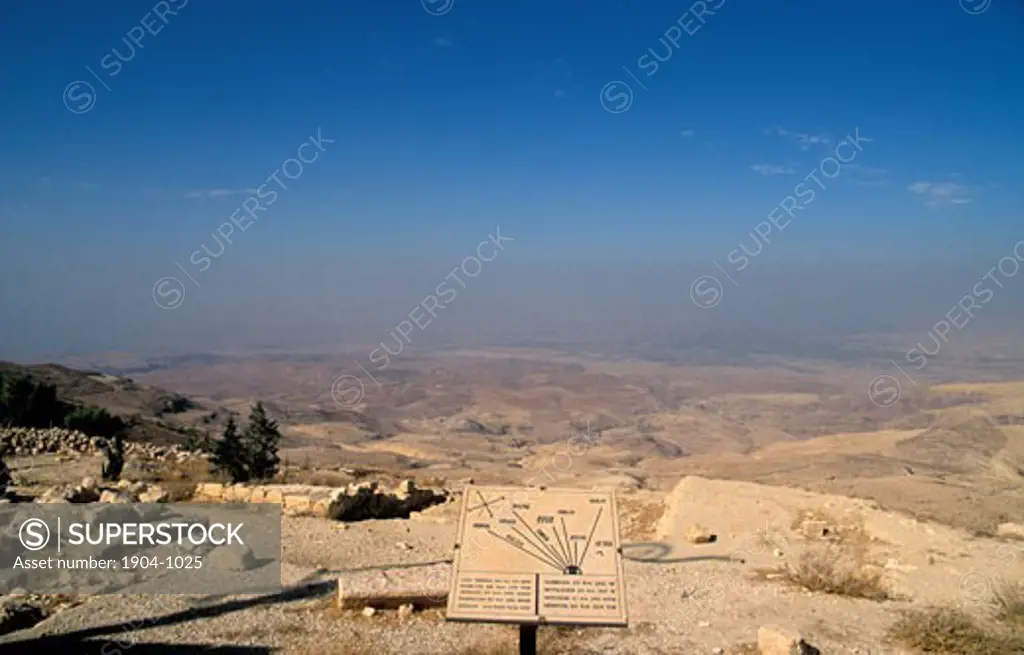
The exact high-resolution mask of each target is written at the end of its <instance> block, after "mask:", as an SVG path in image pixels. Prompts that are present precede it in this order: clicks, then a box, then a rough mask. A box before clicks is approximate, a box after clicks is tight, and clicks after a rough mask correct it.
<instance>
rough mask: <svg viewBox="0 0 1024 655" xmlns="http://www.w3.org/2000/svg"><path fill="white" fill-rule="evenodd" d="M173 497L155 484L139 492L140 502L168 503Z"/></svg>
mask: <svg viewBox="0 0 1024 655" xmlns="http://www.w3.org/2000/svg"><path fill="white" fill-rule="evenodd" d="M170 497H171V494H169V493H167V491H166V490H165V489H163V488H162V487H158V486H156V485H153V486H152V487H150V488H148V489H146V490H145V491H143V492H142V493H140V494H139V502H140V503H166V502H167V501H168V500H169V499H170Z"/></svg>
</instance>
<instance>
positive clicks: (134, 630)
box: [0, 349, 1024, 655]
mask: <svg viewBox="0 0 1024 655" xmlns="http://www.w3.org/2000/svg"><path fill="white" fill-rule="evenodd" d="M345 361H346V360H345V359H344V357H343V356H334V355H324V356H315V355H310V354H301V355H295V356H288V355H283V354H275V355H266V356H265V355H252V356H237V355H232V356H208V357H202V358H195V359H194V360H193V361H186V362H180V363H167V362H164V361H157V362H150V363H142V364H141V365H140V363H139V362H136V363H135V364H134V366H135V367H136V370H134V372H131V373H130V379H129V372H128V371H126V370H124V369H118V368H115V367H111V368H109V369H107V371H108V372H104V373H99V372H97V371H93V372H91V373H90V372H87V371H80V370H76V369H70V368H65V367H62V366H55V365H48V366H44V367H38V368H31V367H30V368H28V369H25V370H28V371H29V372H30V374H32V375H39V376H42V377H43V378H45V379H49V380H53V381H56V383H57V384H58V388H59V389H60V393H61V395H62V396H63V397H67V398H68V399H73V400H75V401H76V402H87V403H89V404H95V405H97V406H101V407H104V408H106V409H108V410H109V411H111V412H114V413H118V414H122V415H125V416H134V417H136V420H135V421H134V427H133V428H132V430H133V431H135V434H137V435H138V436H137V437H135V438H138V439H140V440H149V441H150V442H152V443H154V444H160V443H162V444H166V445H165V446H164V447H165V448H170V449H172V451H173V452H178V449H181V448H183V447H184V446H183V444H185V443H187V442H189V436H190V434H191V435H192V436H193V437H194V435H195V434H196V433H199V432H202V433H203V434H212V435H213V436H214V437H216V434H217V431H218V430H220V429H221V428H222V426H223V424H224V422H225V421H226V420H227V418H228V417H232V416H237V417H239V418H240V417H241V416H242V415H243V414H244V412H245V411H246V409H247V408H248V406H249V405H250V404H251V403H252V402H254V401H256V400H262V401H263V402H264V403H265V404H266V406H267V407H268V411H269V412H270V413H271V415H272V417H273V418H274V419H276V420H277V421H279V424H280V427H281V432H282V435H283V439H282V441H281V448H280V456H281V462H282V464H281V468H280V470H279V471H278V473H277V475H276V477H275V479H274V480H270V481H266V482H264V483H260V484H265V485H271V486H269V487H266V489H265V490H260V488H259V487H253V486H252V484H253V483H250V484H249V485H240V486H239V485H236V486H239V487H240V489H241V488H247V489H252V490H254V491H253V493H258V494H259V495H260V498H263V497H264V496H265V495H266V494H271V493H273V490H272V487H273V485H278V487H276V488H280V489H281V490H282V491H280V492H279V493H280V494H282V495H281V497H280V498H281V502H282V503H283V507H285V516H284V518H283V519H282V531H283V542H282V558H283V569H282V583H283V585H284V588H285V589H286V591H285V592H283V593H282V594H280V595H277V596H273V597H248V596H240V597H232V598H221V599H209V598H201V597H177V596H166V597H139V596H117V595H96V596H77V597H68V598H62V599H60V600H59V601H57V602H54V601H50V600H48V601H40V600H39V599H33V600H31V601H28V600H26V599H24V598H23V597H18V596H12V597H8V598H7V600H6V601H5V602H7V603H8V606H9V607H18V606H19V605H18V604H19V603H21V604H25V603H29V604H32V603H35V604H36V605H38V606H40V607H42V608H43V609H41V610H39V612H38V613H37V614H36V616H37V619H38V622H37V623H32V622H31V621H29V622H28V623H30V624H31V625H28V626H26V627H24V628H23V629H15V630H13V631H12V630H11V628H6V629H5V631H7V632H8V634H7V635H5V636H4V637H2V640H3V641H2V642H0V643H4V644H6V645H7V647H9V648H26V649H28V648H31V649H33V650H39V649H45V648H51V649H54V652H58V650H59V649H62V648H69V647H71V646H70V645H71V644H73V647H74V648H75V649H77V650H80V651H82V652H93V650H95V652H100V651H101V649H102V648H103V647H104V645H109V644H114V643H122V644H128V645H129V646H130V647H131V648H132V649H133V650H132V652H169V650H168V649H170V650H173V651H174V652H191V651H190V650H189V649H192V648H196V649H200V648H213V649H214V650H215V651H219V650H222V649H226V650H224V652H236V651H237V652H270V651H272V650H273V651H275V652H276V651H281V652H289V653H313V652H337V653H363V652H367V653H368V652H374V653H378V652H380V653H385V652H394V653H399V652H409V649H413V650H414V651H415V652H422V653H438V654H440V653H467V654H468V653H502V652H514V650H515V648H516V645H515V644H516V632H515V630H514V628H510V627H502V626H498V625H486V624H465V623H451V622H446V621H445V618H444V609H443V607H441V606H438V605H437V604H436V603H431V602H427V601H425V600H423V599H418V600H417V598H418V597H417V596H416V593H415V590H412V592H410V593H412V596H410V598H409V599H408V600H410V602H408V603H404V604H400V605H399V606H397V607H396V606H395V605H394V604H393V603H390V602H385V601H387V599H386V598H376V599H375V598H374V597H373V596H372V595H370V596H367V597H362V596H359V597H356V598H355V599H353V598H346V597H345V596H344V594H343V593H342V592H341V591H340V589H343V588H345V584H346V580H348V581H349V582H348V584H349V587H350V588H351V585H352V584H356V581H358V579H359V576H360V575H365V573H360V572H361V571H366V570H367V569H369V570H371V571H372V570H384V571H387V570H392V571H400V570H410V571H416V570H417V569H416V567H430V566H437V565H440V566H442V567H443V566H448V565H446V564H443V563H444V562H451V558H452V545H453V543H454V540H455V530H456V527H457V520H458V513H459V509H460V507H461V503H462V492H463V490H464V489H465V488H466V485H467V484H502V485H512V486H520V487H539V486H544V487H553V488H558V487H564V488H574V489H607V490H614V492H615V493H616V496H617V498H618V500H619V509H620V517H619V518H620V525H621V526H622V527H621V532H622V534H621V539H622V542H623V557H624V559H625V567H626V568H625V572H626V578H625V581H626V586H627V590H628V607H629V611H630V624H629V627H628V628H625V629H613V628H571V627H547V628H543V627H542V628H541V630H540V631H539V640H540V642H539V643H540V652H545V653H570V652H572V653H582V652H594V653H603V652H616V653H652V654H653V653H765V654H770V655H774V654H775V653H788V652H789V650H788V648H789V646H786V647H785V648H784V649H783V646H779V645H778V644H781V643H784V642H785V643H789V642H792V644H800V643H803V644H805V645H804V646H798V645H793V646H792V648H794V649H796V648H804V649H805V650H800V651H797V650H793V651H792V652H822V653H861V654H866V653H916V652H948V653H1002V652H1006V653H1010V652H1024V651H1019V650H1014V649H1019V648H1020V647H1021V646H1020V644H1021V643H1022V642H1021V636H1020V632H1019V628H1020V624H1019V620H1020V612H1021V611H1022V610H1021V608H1022V607H1024V605H1022V604H1021V600H1022V599H1021V597H1020V596H1019V595H1014V594H1017V593H1019V591H1020V589H1021V586H1020V585H1021V584H1024V562H1022V561H1021V559H1020V558H1021V557H1022V556H1024V382H1021V381H1016V380H1006V379H998V380H993V381H990V382H963V383H936V384H932V385H929V386H924V385H921V386H918V387H916V388H909V389H908V388H903V389H902V390H901V394H900V398H899V399H898V401H897V402H894V403H891V405H890V406H885V405H887V404H889V401H890V400H891V398H890V397H888V396H887V397H885V398H882V399H880V398H879V397H877V396H875V397H873V396H872V394H871V393H869V388H868V382H870V380H871V379H872V378H871V376H870V375H868V373H870V371H869V370H867V371H866V370H865V369H861V368H852V367H849V366H844V365H840V364H835V363H825V362H811V361H801V362H788V363H786V364H783V363H782V362H779V363H775V364H765V365H759V366H756V367H754V366H751V367H740V366H688V365H677V364H665V363H657V362H651V361H640V360H629V359H618V360H615V361H612V360H607V359H600V358H592V359H587V358H584V357H580V356H576V355H567V354H560V353H558V352H554V351H539V350H532V349H531V350H527V349H521V350H517V349H494V350H486V351H483V350H478V351H458V352H446V353H439V354H436V355H433V356H429V357H421V358H412V357H409V358H407V359H404V360H402V361H401V363H400V365H399V366H396V368H395V369H394V370H388V371H386V372H384V373H383V374H382V375H381V376H380V377H379V378H378V380H379V381H380V385H381V386H380V387H379V388H377V387H376V386H375V385H374V386H372V387H371V386H370V385H367V388H366V392H365V394H364V395H363V396H362V397H360V398H358V399H357V400H358V402H354V403H352V402H347V403H346V402H339V400H338V399H336V398H335V397H334V396H337V395H338V394H337V393H334V394H332V385H334V382H335V380H337V379H338V378H339V377H340V376H342V375H349V374H350V373H349V371H348V370H347V369H345V368H344V362H345ZM349 361H351V360H349ZM9 366H12V367H13V365H9ZM140 366H141V367H142V368H147V369H148V370H138V369H139V367H140ZM111 371H113V372H111ZM115 373H116V374H115ZM907 386H908V387H909V385H907ZM168 389H173V390H174V391H173V392H172V391H166V390H168ZM334 389H335V392H336V391H337V388H336V387H334ZM168 399H170V401H169V400H168ZM174 399H177V401H174ZM341 400H343V401H344V400H352V398H351V397H343V398H342V399H341ZM169 402H170V403H171V404H174V405H176V407H175V409H176V410H177V411H167V409H166V407H167V405H168V403H169ZM171 444H174V445H171ZM156 447H158V446H155V445H154V446H152V448H156ZM139 453H140V454H138V455H136V456H134V457H129V462H128V465H127V467H126V470H125V473H124V478H126V479H129V480H138V481H139V482H137V483H129V484H137V485H140V486H139V489H137V490H136V491H137V492H138V493H136V496H135V498H136V500H139V499H140V498H149V499H153V498H154V497H156V498H159V500H160V501H161V502H164V501H166V500H167V499H168V498H171V497H173V498H172V499H173V500H184V501H190V502H207V503H208V502H222V501H224V500H226V499H227V498H229V497H230V498H235V497H237V498H242V499H244V500H246V501H249V496H248V495H233V494H235V491H233V489H234V487H232V486H230V485H229V486H227V487H223V486H221V487H217V488H216V489H213V487H209V485H210V484H211V483H214V482H217V483H222V482H223V480H222V479H220V478H217V477H216V476H215V475H214V474H213V473H211V471H210V469H209V466H208V465H207V464H206V462H205V460H203V459H202V458H199V459H196V458H193V457H186V456H185V455H174V456H171V455H167V454H165V453H163V451H160V452H157V453H156V454H153V452H151V451H147V450H143V451H139ZM7 461H8V464H9V466H10V469H11V476H12V479H13V481H14V485H13V487H12V489H13V490H14V491H13V493H15V494H17V495H19V496H21V497H27V498H31V497H33V496H43V497H47V498H50V500H48V501H47V502H55V501H54V500H52V498H53V497H54V496H60V494H61V493H63V494H64V497H65V498H67V497H68V492H67V491H66V490H67V489H69V488H71V487H74V485H76V484H79V481H80V480H82V479H83V478H87V477H88V476H90V475H96V471H97V470H98V468H99V460H98V455H96V454H89V453H85V454H74V455H68V456H64V455H61V454H60V453H59V452H57V453H41V454H36V455H33V456H31V457H24V456H21V457H19V456H14V457H10V456H8V457H7ZM402 484H406V485H416V488H418V489H424V490H429V493H428V492H426V491H425V492H423V493H424V496H423V498H425V499H426V500H423V501H422V502H420V501H417V504H416V505H415V506H412V505H407V504H403V505H401V507H403V508H404V509H401V510H396V513H394V514H390V515H386V516H385V515H382V514H379V513H378V514H372V513H371V514H360V512H361V511H362V510H354V511H349V510H346V512H347V513H343V514H339V513H338V512H337V511H334V510H323V511H316V510H312V509H310V508H312V507H318V506H319V505H317V503H318V502H319V501H317V500H316V499H317V498H318V497H326V495H329V494H330V493H336V492H331V490H332V489H333V490H341V491H342V492H344V489H346V488H348V489H349V492H347V493H351V492H352V489H354V488H356V487H358V486H359V485H364V486H365V485H372V486H373V487H374V488H375V489H377V488H379V490H380V491H377V492H374V493H382V494H385V493H391V492H388V491H387V489H390V488H392V487H395V485H399V486H400V485H402ZM146 485H149V486H148V487H147V486H146ZM208 487H209V488H208ZM396 488H397V487H396ZM410 488H412V487H410ZM62 489H64V490H65V491H63V492H62V491H61V490H62ZM75 489H78V487H75ZM154 489H155V490H156V491H154ZM211 489H213V491H211ZM318 490H319V491H318ZM74 493H81V491H80V490H79V491H76V492H74ZM246 493H249V492H246ZM394 493H396V494H397V497H399V498H406V497H410V498H411V496H409V495H408V493H399V492H394ZM416 493H419V492H416ZM143 494H149V496H144V495H143ZM154 494H155V495H154ZM160 494H163V496H161V495H160ZM289 494H291V495H289ZM317 494H319V496H318V495H317ZM266 497H268V498H269V497H270V496H269V495H266ZM418 497H419V496H417V498H418ZM64 502H67V501H64ZM71 502H74V501H73V500H72V501H71ZM403 502H404V501H403ZM410 502H411V501H410ZM396 507H397V506H396ZM325 512H326V513H325ZM332 512H333V513H332ZM439 563H440V564H439ZM414 586H415V583H414ZM375 605H376V606H375ZM25 611H27V610H25ZM8 613H9V615H10V616H19V615H20V614H18V612H17V611H15V610H13V609H9V610H8ZM1000 617H1002V618H1000ZM11 625H17V624H16V623H12V624H11ZM787 640H788V641H787ZM801 640H803V641H802V642H801ZM979 640H980V641H979ZM325 644H330V647H327V646H325ZM773 644H774V645H773ZM936 644H938V646H937V645H936ZM939 646H941V647H942V648H945V649H946V650H936V649H937V648H939ZM812 648H816V649H818V651H814V650H811V649H812ZM90 649H93V650H90ZM231 649H236V650H231ZM773 649H774V650H773ZM780 649H781V650H780ZM107 652H110V651H109V649H108V651H107Z"/></svg>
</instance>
